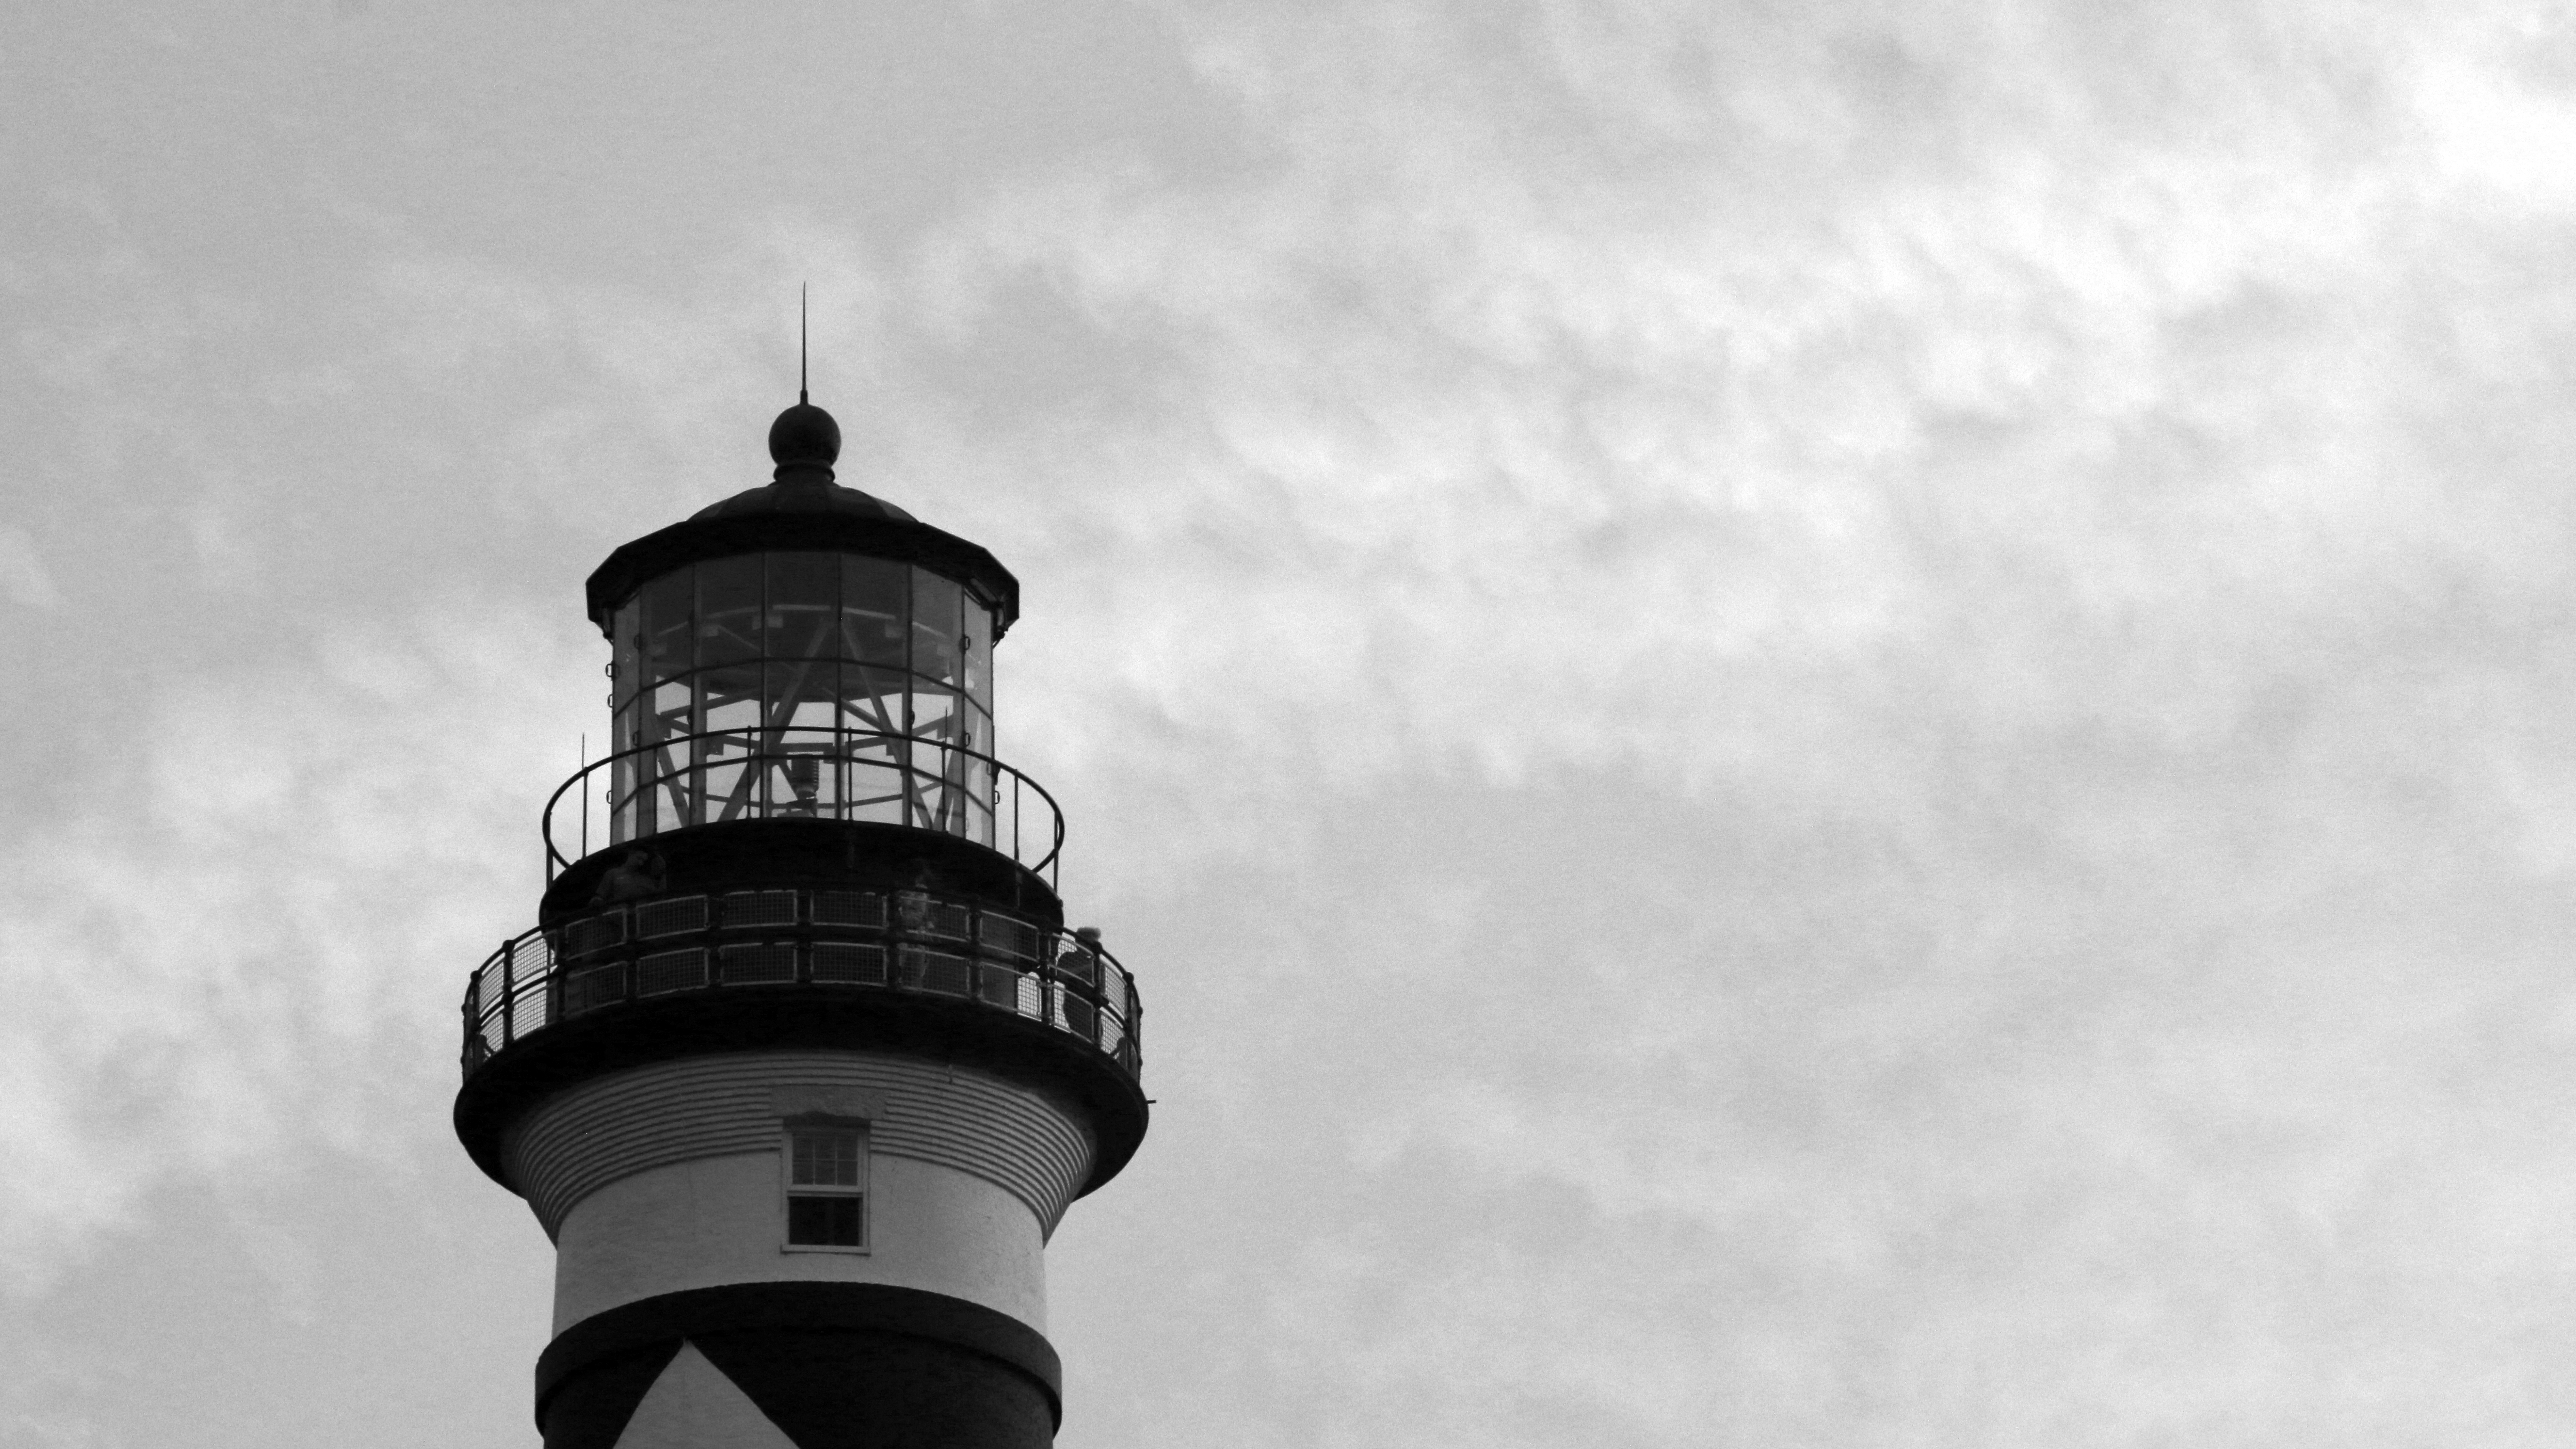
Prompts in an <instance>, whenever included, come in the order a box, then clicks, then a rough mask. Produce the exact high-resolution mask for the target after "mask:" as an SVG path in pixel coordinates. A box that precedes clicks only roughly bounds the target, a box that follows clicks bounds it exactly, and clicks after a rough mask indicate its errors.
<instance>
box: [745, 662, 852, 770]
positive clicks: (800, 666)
mask: <svg viewBox="0 0 2576 1449" xmlns="http://www.w3.org/2000/svg"><path fill="white" fill-rule="evenodd" d="M766 668H767V675H766V677H767V680H768V683H767V685H766V687H765V688H764V689H763V690H762V711H763V714H764V716H765V717H766V719H767V720H768V727H769V728H771V729H790V728H794V729H799V730H806V729H811V730H828V729H830V728H832V724H833V719H834V716H835V715H837V714H838V712H839V705H840V698H839V696H840V678H841V666H840V664H839V663H838V662H837V661H835V660H831V659H772V660H771V661H769V663H768V665H767V666H766ZM786 743H788V744H809V745H814V746H816V747H818V748H819V747H820V746H821V745H822V744H823V743H824V740H823V737H822V736H821V735H819V734H817V735H812V736H806V737H803V738H801V739H800V738H799V737H798V736H796V735H790V736H789V737H788V738H787V741H786Z"/></svg>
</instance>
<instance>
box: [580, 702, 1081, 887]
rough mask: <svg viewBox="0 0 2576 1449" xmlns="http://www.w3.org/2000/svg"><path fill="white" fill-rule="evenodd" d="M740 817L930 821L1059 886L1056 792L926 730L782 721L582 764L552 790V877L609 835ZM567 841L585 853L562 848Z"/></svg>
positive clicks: (921, 825)
mask: <svg viewBox="0 0 2576 1449" xmlns="http://www.w3.org/2000/svg"><path fill="white" fill-rule="evenodd" d="M594 777H597V778H594ZM735 820H861V821H877V822H881V823H884V824H890V825H904V826H910V827H912V828H913V829H916V830H934V831H938V832H939V833H941V834H943V835H954V836H959V837H961V838H963V839H967V840H972V841H974V842H975V843H977V844H979V845H983V846H986V847H989V848H991V849H994V850H998V851H1000V852H1002V853H1003V854H1005V855H1008V856H1009V857H1010V858H1011V859H1012V860H1014V861H1017V862H1018V863H1019V864H1020V865H1021V866H1023V867H1024V868H1026V869H1027V870H1029V871H1030V872H1032V873H1034V874H1037V875H1040V876H1044V877H1046V880H1047V883H1048V885H1050V886H1053V885H1054V884H1055V883H1056V880H1055V869H1056V861H1057V858H1058V856H1059V855H1060V854H1061V853H1062V851H1063V848H1064V812H1063V811H1061V810H1059V809H1057V808H1056V803H1055V797H1054V796H1052V795H1050V794H1048V793H1047V792H1046V787H1045V786H1042V785H1040V784H1039V783H1038V782H1037V781H1035V780H1032V779H1030V778H1029V777H1028V776H1026V775H1023V774H1021V773H1020V772H1019V771H1018V770H1015V769H1013V768H1011V767H1010V766H1009V765H1006V764H1003V763H1002V762H1001V761H1000V760H998V759H995V758H994V757H993V756H991V755H988V754H985V753H984V752H982V751H980V750H971V749H968V748H967V747H965V746H964V745H958V744H950V743H947V742H945V741H942V740H940V739H937V738H935V737H925V736H922V735H905V734H890V733H887V732H885V731H882V730H859V729H835V728H830V727H827V726H821V725H782V726H779V727H776V728H757V727H753V728H743V729H723V730H701V731H699V732H698V733H695V734H687V735H673V736H670V737H668V738H665V739H659V740H655V741H653V742H651V743H649V744H643V745H637V746H635V747H633V748H631V749H625V750H620V751H618V752H617V753H615V754H613V755H609V756H607V757H606V758H604V759H600V760H596V761H593V762H592V763H590V764H588V765H584V766H583V767H582V768H581V769H580V770H579V771H577V772H576V773H575V774H574V775H573V776H572V778H570V779H568V780H566V781H564V782H563V784H561V785H559V786H557V787H556V789H555V793H554V794H553V795H551V796H549V797H548V798H547V800H546V810H545V817H544V825H543V833H544V835H545V842H546V879H547V880H549V881H551V880H553V879H554V877H555V873H556V872H557V871H560V870H562V869H564V868H565V867H567V866H569V865H571V864H572V863H573V861H574V860H578V859H580V858H581V857H582V856H587V855H589V854H590V853H591V852H592V851H593V850H594V849H596V848H598V846H599V845H601V844H605V845H609V846H617V845H623V844H626V843H628V842H631V841H640V840H643V839H645V838H646V837H649V836H653V835H660V834H664V833H667V832H669V831H673V830H684V829H687V828H689V827H691V826H696V825H720V824H724V823H727V822H730V821H735ZM594 825H596V826H597V827H598V829H596V830H594V829H593V827H594ZM567 846H570V847H572V848H573V849H575V850H577V851H579V854H578V855H574V856H570V857H567V856H566V855H565V854H564V850H565V848H566V847H567Z"/></svg>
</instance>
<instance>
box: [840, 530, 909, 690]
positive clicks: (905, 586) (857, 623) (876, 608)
mask: <svg viewBox="0 0 2576 1449" xmlns="http://www.w3.org/2000/svg"><path fill="white" fill-rule="evenodd" d="M911 588H912V570H911V569H910V568H908V567H906V566H904V565H902V564H899V563H887V562H885V561H884V560H882V559H872V558H853V557H849V556H846V555H845V556H843V558H842V559H841V657H842V658H844V659H858V660H864V661H866V662H867V663H870V664H892V665H895V666H897V667H898V668H900V667H901V666H902V664H903V630H904V613H905V610H904V605H905V601H906V596H907V595H908V594H909V592H910V590H911Z"/></svg>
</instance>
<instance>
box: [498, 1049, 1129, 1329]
mask: <svg viewBox="0 0 2576 1449" xmlns="http://www.w3.org/2000/svg"><path fill="white" fill-rule="evenodd" d="M817 1121H821V1122H830V1123H835V1124H847V1125H848V1127H850V1128H851V1129H854V1130H856V1131H857V1132H859V1133H860V1135H861V1138H862V1140H863V1141H864V1142H865V1144H866V1151H867V1166H866V1171H865V1173H864V1182H865V1188H864V1192H865V1201H866V1213H867V1219H868V1233H867V1243H866V1245H865V1246H864V1247H863V1248H860V1249H855V1250H854V1249H819V1248H812V1247H797V1246H792V1245H790V1244H789V1243H788V1242H787V1240H786V1237H787V1234H786V1225H785V1221H784V1217H783V1215H782V1211H781V1204H782V1201H783V1199H784V1197H785V1194H786V1191H787V1187H786V1181H785V1155H784V1144H785V1140H786V1134H787V1133H788V1132H789V1131H791V1130H794V1127H795V1125H796V1124H798V1123H810V1122H817ZM505 1154H506V1155H505V1161H506V1163H507V1167H508V1171H509V1173H510V1176H511V1181H512V1185H513V1186H514V1187H516V1188H517V1189H518V1190H519V1191H520V1192H521V1193H522V1194H524V1195H525V1196H526V1198H527V1200H528V1202H529V1205H530V1207H531V1208H532V1209H534V1211H535V1213H536V1215H537V1220H538V1221H539V1222H540V1223H541V1224H543V1225H544V1227H545V1228H546V1230H547V1233H548V1235H549V1236H551V1237H552V1238H553V1239H554V1242H555V1250H556V1258H555V1311H554V1324H555V1330H556V1331H557V1332H561V1331H563V1330H564V1329H566V1328H568V1327H570V1326H572V1325H573V1324H576V1323H579V1322H581V1321H582V1320H584V1319H586V1318H589V1317H591V1316H592V1315H594V1314H598V1313H602V1312H605V1311H607V1310H608V1309H611V1308H616V1307H619V1306H621V1305H623V1304H626V1303H631V1302H636V1301H639V1300H642V1299H646V1298H651V1297H654V1296H656V1295H658V1294H664V1293H673V1292H679V1291H682V1290H686V1289H691V1288H707V1287H715V1286H718V1285H722V1284H731V1283H760V1282H811V1281H828V1282H849V1283H884V1284H890V1285H893V1286H895V1287H901V1288H917V1289H921V1290H924V1291H927V1292H933V1293H942V1294H946V1295H948V1296H950V1297H953V1298H960V1299H964V1300H965V1301H967V1302H970V1303H977V1304H981V1305H983V1306H984V1307H987V1308H990V1309H993V1310H994V1311H995V1312H998V1313H1004V1314H1008V1315H1009V1316H1011V1317H1012V1318H1015V1319H1017V1320H1019V1321H1020V1322H1022V1323H1025V1324H1027V1325H1028V1326H1029V1327H1030V1328H1032V1329H1034V1330H1036V1331H1037V1332H1039V1333H1044V1332H1045V1331H1046V1270H1045V1259H1044V1249H1045V1246H1046V1240H1047V1238H1048V1236H1049V1235H1050V1234H1051V1233H1052V1232H1053V1231H1054V1228H1055V1224H1056V1222H1057V1221H1058V1220H1059V1219H1060V1218H1061V1217H1062V1216H1063V1213H1064V1210H1065V1208H1066V1206H1067V1205H1068V1204H1070V1203H1071V1202H1072V1200H1073V1195H1074V1193H1075V1192H1076V1191H1078V1190H1079V1189H1080V1187H1081V1185H1082V1182H1083V1180H1084V1179H1085V1177H1086V1176H1087V1175H1088V1174H1089V1172H1090V1170H1091V1158H1092V1142H1091V1136H1090V1131H1089V1129H1088V1128H1087V1127H1086V1126H1085V1125H1084V1123H1083V1118H1082V1116H1081V1114H1080V1112H1079V1111H1078V1110H1077V1109H1076V1108H1074V1107H1073V1106H1072V1105H1071V1104H1069V1103H1063V1102H1059V1101H1054V1100H1051V1099H1050V1098H1049V1097H1048V1096H1047V1095H1046V1094H1044V1093H1042V1092H1040V1091H1038V1090H1035V1089H1032V1088H1029V1087H1026V1086H1022V1085H1020V1084H1017V1083H1013V1082H1008V1081H1004V1080H1002V1079H1001V1078H998V1077H994V1076H992V1075H990V1074H987V1073H983V1072H979V1071H976V1070H974V1069H972V1068H967V1067H953V1066H941V1065H939V1064H936V1063H931V1062H927V1061H924V1060H922V1059H920V1058H917V1057H910V1056H900V1055H894V1054H888V1053H862V1052H814V1051H806V1052H783V1051H782V1052H741V1053H731V1054H726V1055H721V1056H703V1057H690V1058H685V1059H683V1060H680V1061H675V1062H664V1063H656V1064H654V1065H651V1066H645V1067H638V1068H633V1069H630V1070H627V1071H624V1072H619V1073H616V1074H615V1075H612V1076H607V1077H603V1078H600V1079H598V1080H596V1081H591V1082H586V1083H583V1084H582V1085H580V1086H578V1087H575V1088H573V1089H571V1090H568V1091H565V1092H563V1093H560V1094H558V1095H557V1096H556V1097H554V1098H553V1099H551V1100H549V1101H547V1102H545V1103H544V1104H542V1105H540V1106H539V1107H537V1108H536V1109H535V1110H534V1111H532V1112H530V1113H529V1114H528V1115H527V1117H526V1118H524V1119H523V1120H522V1122H521V1124H520V1126H519V1127H518V1128H517V1129H516V1130H515V1131H514V1132H513V1133H512V1134H511V1138H510V1140H509V1142H508V1145H507V1147H506V1148H505Z"/></svg>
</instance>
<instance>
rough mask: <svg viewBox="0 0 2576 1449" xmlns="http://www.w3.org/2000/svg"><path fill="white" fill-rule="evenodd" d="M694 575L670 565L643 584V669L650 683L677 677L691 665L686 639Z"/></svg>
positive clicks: (691, 627)
mask: <svg viewBox="0 0 2576 1449" xmlns="http://www.w3.org/2000/svg"><path fill="white" fill-rule="evenodd" d="M696 587H697V583H696V576H695V575H694V574H693V573H692V572H691V571H690V570H688V569H685V568H682V569H674V570H672V571H671V572H669V573H667V574H664V575H663V576H662V577H660V578H658V579H655V580H654V581H653V582H651V583H649V584H646V585H645V586H644V593H643V596H642V603H643V606H644V607H643V618H642V620H641V621H640V624H639V627H640V628H641V629H642V631H643V634H644V669H645V673H646V674H647V675H648V676H649V677H650V679H651V681H652V682H653V683H656V684H659V683H660V682H662V681H663V680H665V679H677V678H679V677H680V676H681V675H683V674H686V673H688V672H689V670H690V669H691V668H692V667H693V666H692V664H691V662H690V661H691V657H692V655H691V647H692V646H691V645H690V642H689V641H690V639H691V637H692V635H693V633H694V629H695V625H694V616H693V614H692V609H693V608H694V603H693V600H694V598H695V593H694V590H695V589H696Z"/></svg>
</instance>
